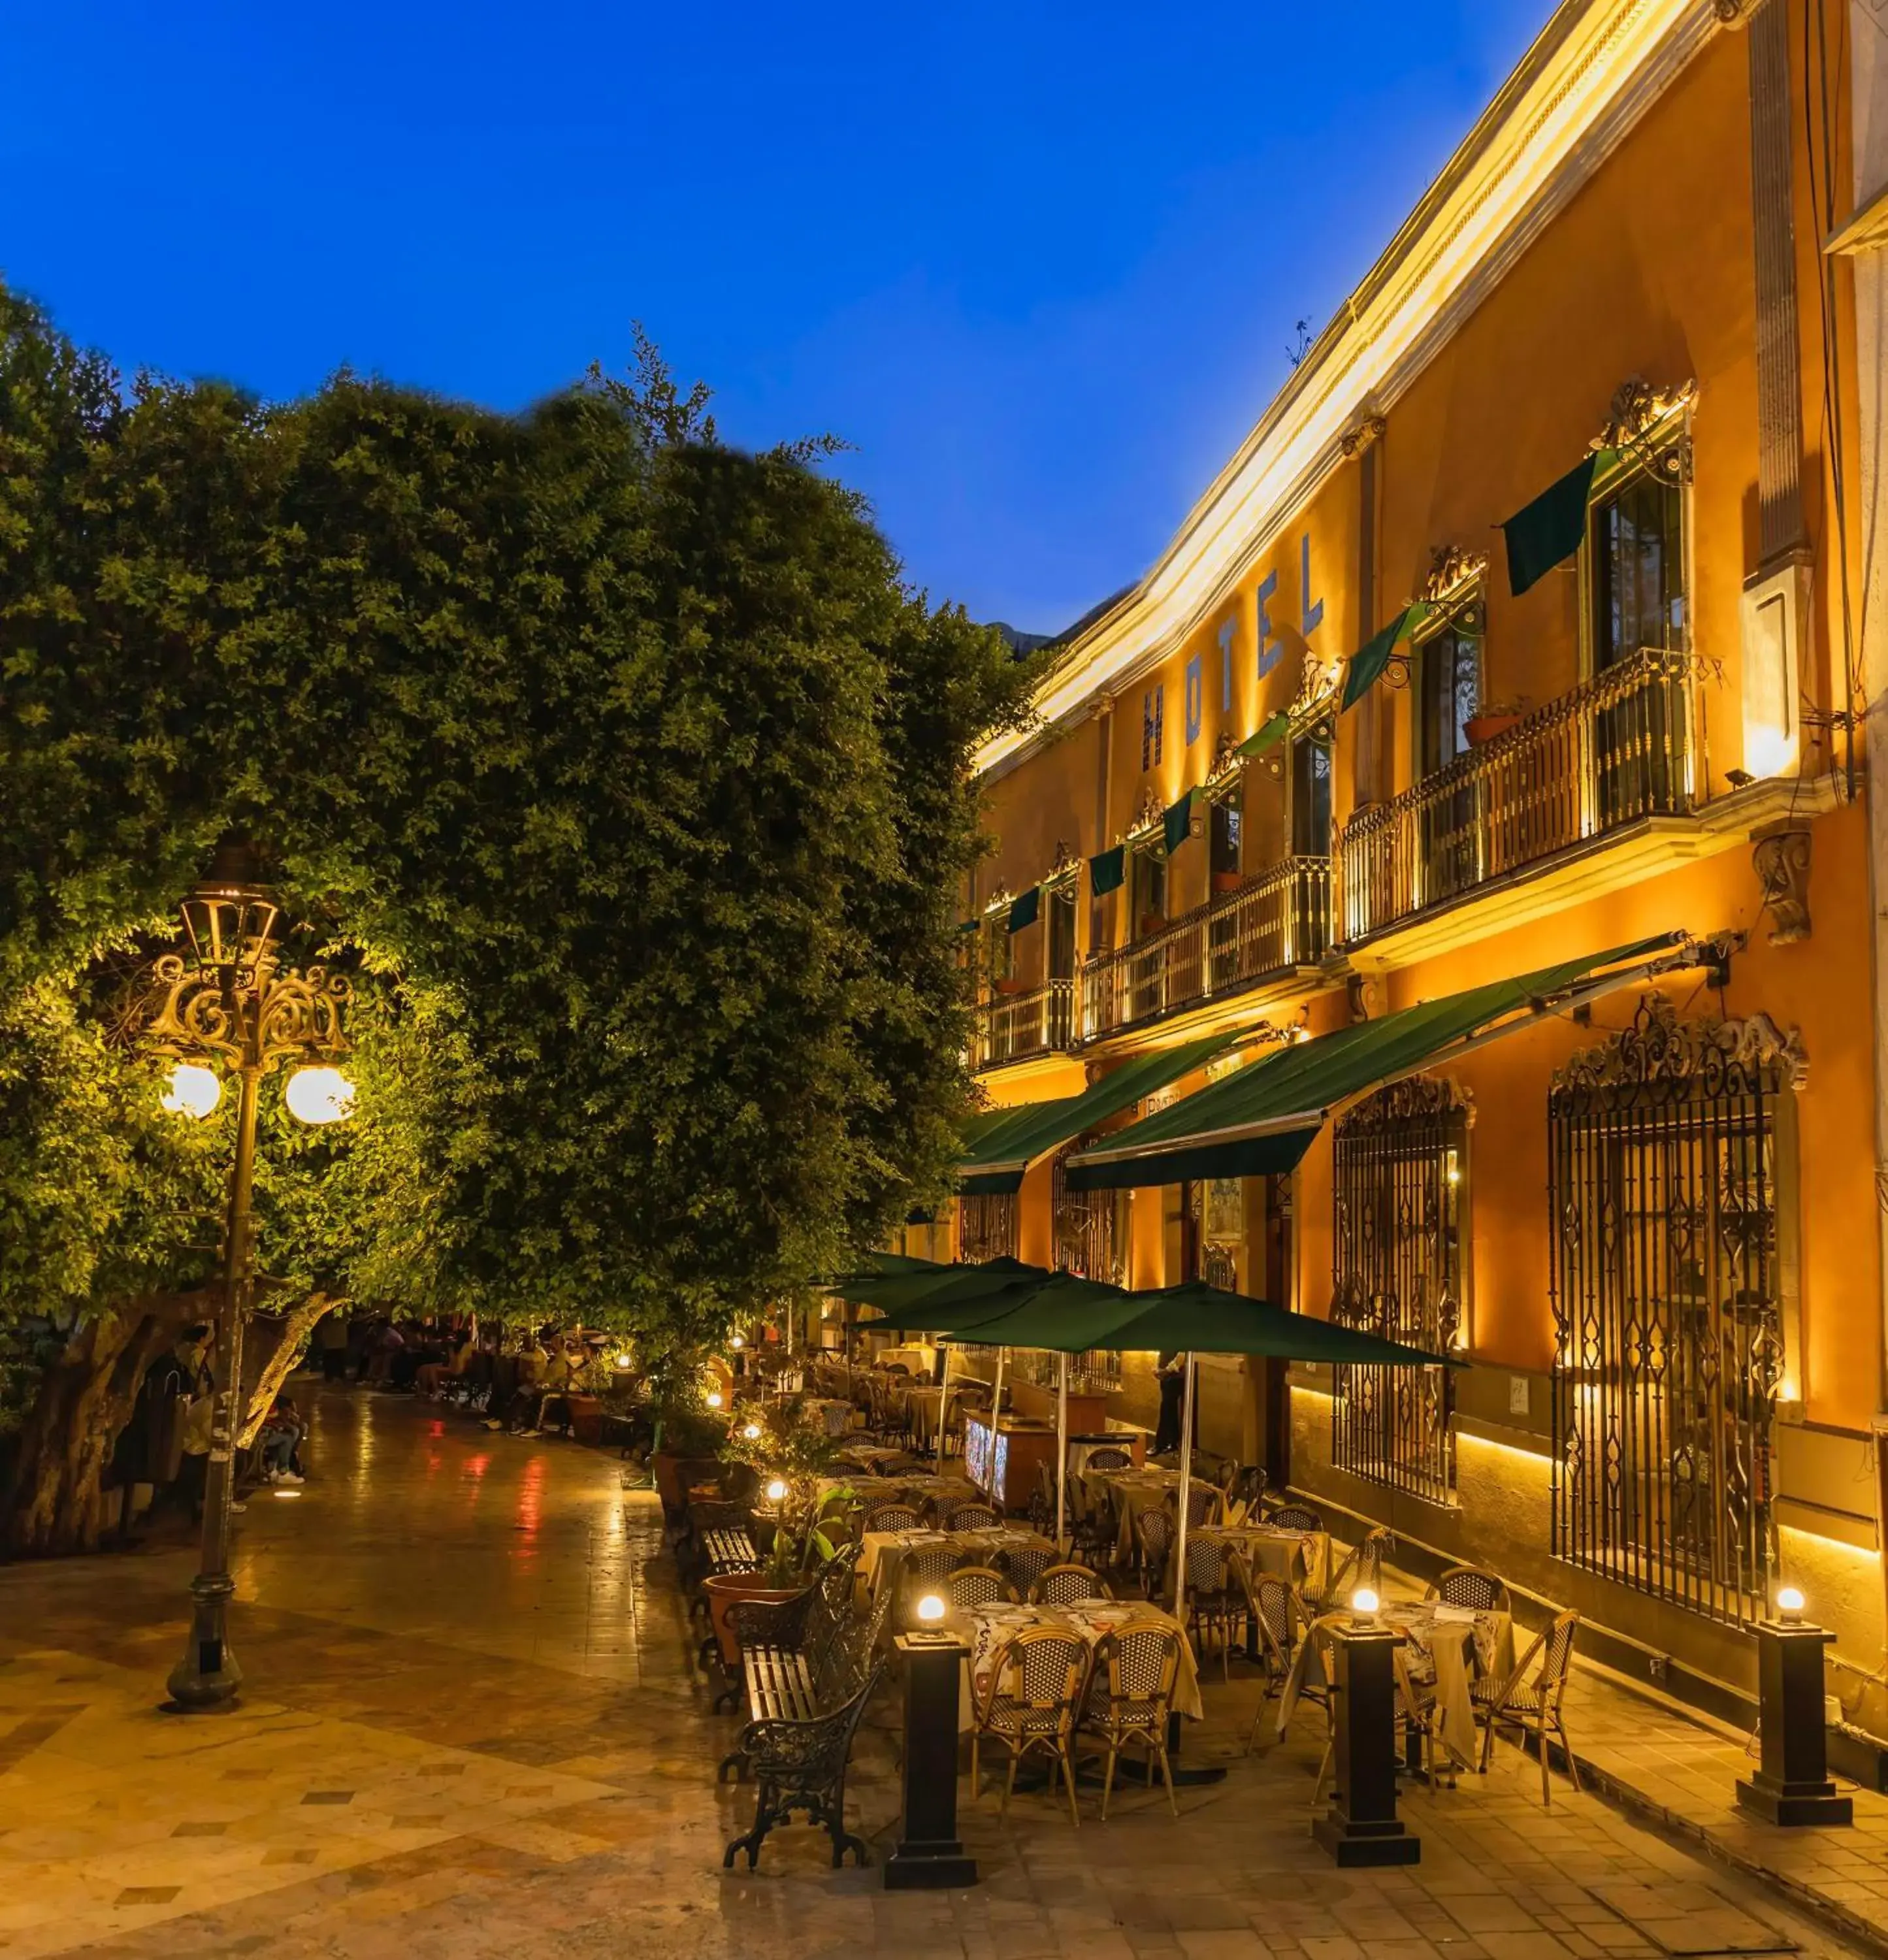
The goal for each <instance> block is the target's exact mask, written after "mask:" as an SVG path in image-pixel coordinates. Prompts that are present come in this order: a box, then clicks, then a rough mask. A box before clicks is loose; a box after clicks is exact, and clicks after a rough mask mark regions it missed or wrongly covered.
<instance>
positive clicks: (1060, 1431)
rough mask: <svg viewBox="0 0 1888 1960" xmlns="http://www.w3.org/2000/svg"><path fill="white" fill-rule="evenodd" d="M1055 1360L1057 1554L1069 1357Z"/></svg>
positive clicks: (1065, 1470) (1065, 1471) (1064, 1491)
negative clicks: (1058, 1367) (1058, 1365)
mask: <svg viewBox="0 0 1888 1960" xmlns="http://www.w3.org/2000/svg"><path fill="white" fill-rule="evenodd" d="M1056 1359H1057V1361H1059V1362H1060V1363H1061V1367H1060V1369H1059V1370H1057V1375H1056V1550H1057V1552H1058V1553H1059V1552H1060V1551H1061V1550H1062V1534H1063V1525H1064V1523H1065V1521H1066V1519H1067V1516H1068V1513H1069V1503H1068V1483H1069V1357H1068V1356H1067V1355H1066V1354H1058V1355H1057V1357H1056Z"/></svg>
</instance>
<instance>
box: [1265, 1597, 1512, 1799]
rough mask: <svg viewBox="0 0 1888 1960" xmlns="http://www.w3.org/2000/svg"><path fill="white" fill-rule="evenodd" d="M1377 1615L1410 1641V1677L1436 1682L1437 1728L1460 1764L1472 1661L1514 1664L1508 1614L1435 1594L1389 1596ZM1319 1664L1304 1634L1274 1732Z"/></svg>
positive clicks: (1468, 1731) (1487, 1669)
mask: <svg viewBox="0 0 1888 1960" xmlns="http://www.w3.org/2000/svg"><path fill="white" fill-rule="evenodd" d="M1377 1617H1378V1619H1380V1620H1381V1621H1382V1622H1383V1624H1384V1625H1385V1626H1387V1627H1394V1628H1396V1629H1397V1631H1398V1632H1399V1633H1400V1634H1403V1636H1404V1637H1405V1638H1406V1640H1408V1641H1409V1643H1410V1654H1409V1656H1408V1659H1407V1665H1408V1666H1409V1669H1410V1676H1411V1678H1412V1679H1413V1680H1414V1681H1417V1682H1428V1681H1433V1682H1435V1711H1436V1734H1437V1735H1438V1736H1439V1737H1440V1738H1441V1742H1442V1744H1443V1745H1444V1747H1445V1748H1447V1749H1448V1752H1449V1754H1450V1755H1451V1756H1453V1757H1454V1758H1455V1759H1456V1761H1457V1762H1459V1763H1461V1764H1464V1766H1465V1767H1466V1766H1467V1765H1468V1764H1472V1763H1473V1761H1474V1760H1475V1746H1476V1745H1475V1704H1474V1701H1473V1698H1472V1697H1471V1696H1470V1693H1469V1682H1470V1678H1471V1673H1470V1670H1471V1667H1473V1668H1478V1669H1480V1671H1481V1672H1483V1673H1485V1674H1496V1675H1499V1674H1505V1673H1506V1672H1508V1670H1509V1669H1511V1668H1512V1667H1513V1666H1514V1665H1515V1622H1514V1619H1513V1617H1512V1615H1509V1614H1507V1613H1503V1612H1493V1611H1490V1612H1480V1611H1478V1610H1477V1609H1476V1608H1473V1607H1472V1606H1449V1605H1444V1604H1443V1602H1441V1600H1439V1599H1391V1600H1388V1601H1386V1602H1384V1605H1383V1606H1382V1607H1381V1608H1380V1609H1379V1610H1378V1615H1377ZM1326 1685H1327V1682H1326V1681H1325V1678H1324V1661H1323V1659H1322V1658H1321V1656H1320V1654H1319V1653H1318V1649H1317V1642H1316V1641H1314V1640H1312V1639H1311V1638H1310V1637H1309V1636H1308V1635H1307V1637H1305V1639H1303V1640H1301V1641H1300V1642H1299V1643H1298V1653H1297V1656H1296V1657H1295V1659H1294V1660H1293V1661H1292V1671H1291V1673H1290V1675H1289V1676H1288V1677H1287V1678H1286V1683H1285V1692H1284V1693H1283V1695H1281V1696H1280V1697H1279V1725H1278V1732H1279V1734H1280V1735H1281V1736H1283V1734H1284V1733H1285V1731H1286V1727H1287V1726H1288V1725H1289V1723H1290V1721H1291V1719H1292V1713H1293V1711H1294V1710H1295V1709H1296V1707H1297V1706H1298V1696H1299V1695H1300V1694H1302V1692H1303V1691H1304V1690H1305V1688H1322V1687H1324V1686H1326Z"/></svg>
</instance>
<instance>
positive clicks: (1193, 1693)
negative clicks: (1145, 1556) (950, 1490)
mask: <svg viewBox="0 0 1888 1960" xmlns="http://www.w3.org/2000/svg"><path fill="white" fill-rule="evenodd" d="M953 1618H954V1619H955V1624H956V1625H957V1627H958V1630H959V1631H962V1632H964V1633H965V1634H966V1635H967V1637H968V1639H969V1641H970V1654H969V1657H968V1659H967V1660H966V1661H965V1678H964V1692H962V1693H961V1694H959V1695H958V1727H959V1728H960V1729H965V1730H968V1729H969V1728H970V1726H971V1718H972V1715H973V1713H974V1709H975V1707H976V1701H977V1697H978V1696H980V1695H981V1694H984V1692H985V1691H987V1688H988V1685H989V1682H990V1669H991V1668H992V1667H993V1666H994V1665H995V1663H996V1656H997V1653H998V1652H999V1650H1000V1649H1001V1648H1002V1647H1003V1645H1004V1643H1006V1641H1008V1640H1012V1639H1013V1638H1014V1637H1016V1635H1017V1634H1020V1633H1022V1632H1023V1631H1025V1629H1026V1628H1030V1627H1058V1628H1066V1629H1067V1630H1068V1631H1070V1632H1071V1633H1073V1634H1076V1635H1078V1636H1079V1637H1080V1639H1081V1640H1082V1641H1083V1643H1085V1645H1086V1646H1087V1647H1088V1650H1089V1653H1091V1654H1092V1653H1094V1651H1095V1648H1096V1647H1098V1645H1099V1644H1100V1643H1101V1639H1102V1637H1103V1636H1104V1635H1105V1634H1111V1633H1113V1632H1114V1631H1115V1629H1116V1628H1118V1627H1120V1626H1122V1625H1124V1624H1126V1623H1127V1621H1130V1620H1139V1621H1147V1620H1158V1621H1159V1622H1160V1623H1161V1624H1162V1626H1164V1627H1169V1628H1171V1629H1172V1630H1173V1631H1174V1632H1175V1633H1177V1634H1179V1635H1180V1671H1179V1672H1178V1674H1177V1675H1175V1676H1174V1713H1175V1714H1177V1715H1184V1716H1185V1717H1187V1718H1188V1719H1189V1720H1192V1721H1195V1722H1197V1721H1198V1720H1200V1717H1201V1716H1202V1715H1203V1714H1204V1713H1205V1712H1206V1710H1205V1709H1204V1708H1203V1706H1202V1705H1201V1703H1200V1669H1199V1666H1198V1663H1197V1662H1196V1661H1195V1659H1194V1651H1193V1647H1192V1644H1191V1643H1190V1641H1189V1640H1187V1635H1186V1631H1185V1629H1184V1628H1183V1627H1182V1626H1181V1624H1180V1622H1179V1621H1178V1620H1176V1619H1175V1618H1174V1616H1173V1615H1171V1613H1164V1612H1162V1611H1161V1610H1160V1609H1159V1608H1158V1607H1155V1606H1149V1605H1143V1604H1142V1603H1141V1602H1140V1601H1139V1600H1136V1599H1078V1600H1076V1602H1074V1603H1073V1605H1063V1606H1025V1605H1013V1604H1011V1603H1009V1602H1006V1601H1002V1600H993V1601H992V1602H990V1604H989V1605H984V1606H972V1607H971V1608H970V1609H969V1610H968V1612H965V1613H963V1614H961V1615H954V1616H953Z"/></svg>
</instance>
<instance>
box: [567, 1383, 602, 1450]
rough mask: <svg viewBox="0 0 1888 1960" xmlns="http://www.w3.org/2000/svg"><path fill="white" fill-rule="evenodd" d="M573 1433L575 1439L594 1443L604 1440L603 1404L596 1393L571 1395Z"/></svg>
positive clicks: (568, 1399) (569, 1398)
mask: <svg viewBox="0 0 1888 1960" xmlns="http://www.w3.org/2000/svg"><path fill="white" fill-rule="evenodd" d="M566 1399H567V1401H568V1402H569V1404H570V1407H571V1437H572V1439H573V1440H574V1441H576V1442H578V1443H591V1444H593V1445H594V1444H596V1443H601V1442H602V1440H603V1405H602V1402H599V1400H598V1399H597V1398H596V1396H595V1395H571V1396H568V1397H567V1398H566Z"/></svg>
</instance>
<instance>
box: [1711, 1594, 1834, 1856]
mask: <svg viewBox="0 0 1888 1960" xmlns="http://www.w3.org/2000/svg"><path fill="white" fill-rule="evenodd" d="M1835 1638H1836V1636H1835V1635H1834V1634H1832V1633H1830V1632H1829V1631H1827V1629H1826V1628H1822V1627H1808V1626H1804V1625H1803V1624H1801V1622H1800V1621H1786V1620H1766V1621H1762V1623H1761V1624H1759V1627H1758V1628H1757V1691H1758V1694H1759V1701H1760V1704H1761V1713H1760V1715H1759V1722H1758V1739H1759V1746H1760V1750H1761V1755H1760V1757H1759V1768H1758V1771H1757V1773H1756V1775H1755V1776H1753V1777H1749V1778H1747V1779H1745V1778H1740V1779H1739V1780H1738V1783H1737V1804H1738V1807H1739V1808H1740V1809H1743V1810H1746V1811H1748V1812H1750V1815H1752V1816H1753V1817H1757V1818H1762V1820H1763V1822H1765V1823H1766V1824H1791V1825H1801V1824H1852V1823H1854V1822H1855V1805H1854V1803H1852V1802H1851V1800H1850V1799H1848V1797H1845V1796H1837V1795H1836V1786H1835V1784H1834V1783H1832V1782H1830V1780H1829V1738H1828V1735H1827V1733H1826V1729H1825V1728H1824V1726H1823V1648H1825V1647H1827V1646H1829V1644H1830V1643H1831V1642H1832V1641H1833V1640H1834V1639H1835Z"/></svg>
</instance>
